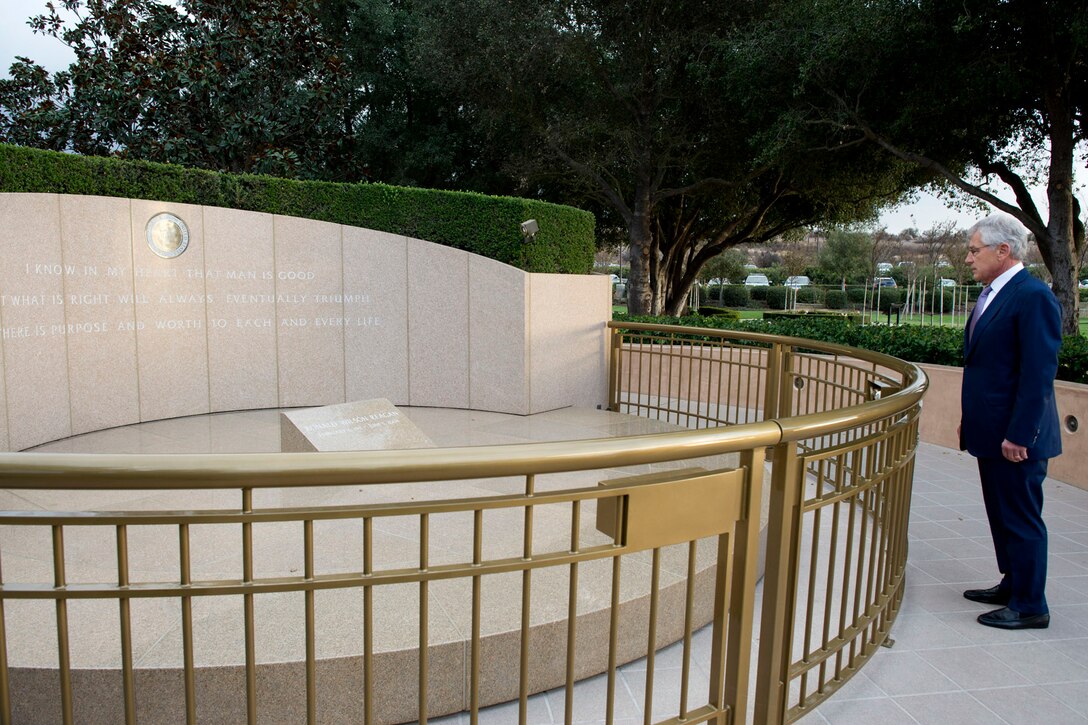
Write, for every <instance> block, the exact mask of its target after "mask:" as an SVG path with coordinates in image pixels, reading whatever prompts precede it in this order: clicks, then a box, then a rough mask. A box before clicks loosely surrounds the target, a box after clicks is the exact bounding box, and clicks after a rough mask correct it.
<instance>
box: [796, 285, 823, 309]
mask: <svg viewBox="0 0 1088 725" xmlns="http://www.w3.org/2000/svg"><path fill="white" fill-rule="evenodd" d="M819 293H820V291H819V289H817V288H816V287H813V286H811V285H810V286H808V287H799V288H798V289H797V301H798V302H800V303H802V304H806V305H810V304H813V303H815V302H817V301H819V299H820V297H819Z"/></svg>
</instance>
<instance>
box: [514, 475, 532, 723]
mask: <svg viewBox="0 0 1088 725" xmlns="http://www.w3.org/2000/svg"><path fill="white" fill-rule="evenodd" d="M535 487H536V477H535V476H534V475H533V474H531V473H530V474H529V475H527V476H526V477H525V497H526V498H528V499H532V497H533V491H534V490H535ZM522 533H523V535H524V538H523V541H522V552H521V555H522V559H523V560H525V561H527V562H531V561H532V559H533V507H532V506H526V507H525V510H524V523H523V532H522ZM532 589H533V572H532V569H531V568H530V567H525V569H523V570H522V572H521V652H520V653H519V656H518V667H519V678H518V722H519V723H520V725H525V724H526V722H527V721H528V719H529V625H530V615H531V614H532Z"/></svg>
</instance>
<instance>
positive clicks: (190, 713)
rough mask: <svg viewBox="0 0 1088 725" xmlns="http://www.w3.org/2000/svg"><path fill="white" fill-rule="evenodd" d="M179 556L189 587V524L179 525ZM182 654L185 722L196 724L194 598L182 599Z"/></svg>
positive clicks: (183, 597)
mask: <svg viewBox="0 0 1088 725" xmlns="http://www.w3.org/2000/svg"><path fill="white" fill-rule="evenodd" d="M178 554H179V558H180V562H179V567H180V569H181V576H180V577H179V580H180V582H181V586H183V587H188V586H191V585H192V583H193V579H192V571H193V567H192V554H191V550H190V541H189V524H179V525H178ZM181 652H182V668H183V675H182V677H183V681H184V683H185V722H186V724H187V725H195V724H196V671H195V667H194V658H193V598H192V597H191V596H188V595H185V596H182V597H181Z"/></svg>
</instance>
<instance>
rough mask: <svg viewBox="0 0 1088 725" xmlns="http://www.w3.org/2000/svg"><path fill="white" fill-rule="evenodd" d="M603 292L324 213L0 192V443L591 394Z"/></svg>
mask: <svg viewBox="0 0 1088 725" xmlns="http://www.w3.org/2000/svg"><path fill="white" fill-rule="evenodd" d="M609 297H610V284H609V280H608V278H607V277H604V276H581V275H554V274H529V273H526V272H523V271H521V270H519V269H516V268H514V267H510V266H508V265H505V264H502V263H500V262H496V261H494V260H490V259H486V258H483V257H480V256H477V255H473V254H469V253H467V252H463V251H460V250H456V249H451V248H448V247H443V246H440V245H437V244H432V243H430V242H425V241H421V240H418V239H411V238H406V237H403V236H398V235H394V234H388V233H384V232H377V231H373V230H368V229H360V228H356V227H347V226H343V225H339V224H331V223H328V222H318V221H311V220H306V219H299V218H295V217H284V216H275V215H270V214H260V213H254V212H245V211H235V210H230V209H222V208H218V207H204V206H192V205H185V204H172V203H163V202H154V201H143V200H135V199H116V198H105V197H92V196H71V195H57V194H0V347H2V356H0V359H2V371H0V372H2V375H0V380H2V381H3V385H0V409H2V410H3V411H4V412H5V415H4V416H0V448H3V449H4V450H22V449H24V448H27V447H30V446H34V445H37V444H40V443H43V442H46V441H50V440H55V439H58V438H64V437H67V436H70V435H76V434H79V433H85V432H88V431H93V430H99V429H103V428H110V427H114V426H119V425H127V424H131V423H137V422H141V421H147V420H155V419H160V418H173V417H180V416H186V415H196V414H202V413H212V412H219V411H228V410H243V409H257V408H274V407H290V406H317V405H327V404H330V403H340V402H346V401H351V400H360V399H368V398H387V399H389V400H390V401H392V402H393V403H394V404H395V405H414V406H435V407H452V408H469V409H478V410H490V411H496V412H503V413H516V414H522V415H526V414H531V413H537V412H541V411H544V410H550V409H554V408H560V407H564V406H568V405H573V404H578V405H593V404H600V403H604V402H605V401H606V397H607V391H606V382H607V381H606V372H605V370H606V368H605V359H606V344H605V339H606V338H605V322H606V321H607V320H608V319H609V318H610V317H611V307H610V299H609Z"/></svg>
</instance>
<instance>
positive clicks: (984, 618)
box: [978, 607, 1050, 629]
mask: <svg viewBox="0 0 1088 725" xmlns="http://www.w3.org/2000/svg"><path fill="white" fill-rule="evenodd" d="M978 623H979V624H985V625H986V626H987V627H997V628H998V629H1046V628H1047V627H1049V626H1050V615H1049V614H1021V613H1020V612H1017V611H1014V610H1012V609H1009V608H1008V607H1003V608H1001V609H995V610H994V611H992V612H986V613H985V614H980V615H978Z"/></svg>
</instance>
